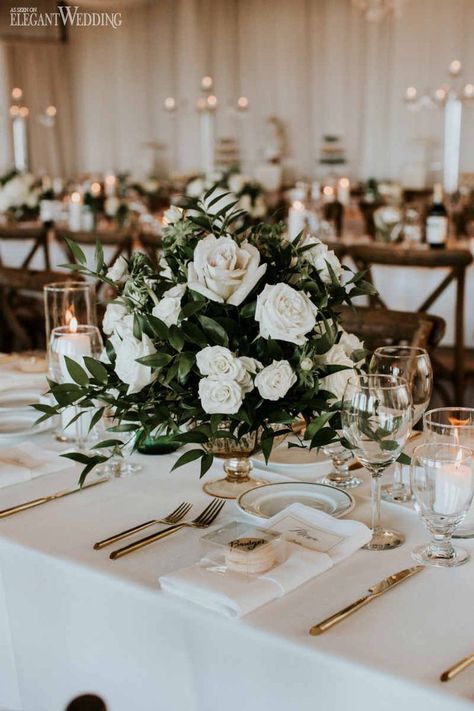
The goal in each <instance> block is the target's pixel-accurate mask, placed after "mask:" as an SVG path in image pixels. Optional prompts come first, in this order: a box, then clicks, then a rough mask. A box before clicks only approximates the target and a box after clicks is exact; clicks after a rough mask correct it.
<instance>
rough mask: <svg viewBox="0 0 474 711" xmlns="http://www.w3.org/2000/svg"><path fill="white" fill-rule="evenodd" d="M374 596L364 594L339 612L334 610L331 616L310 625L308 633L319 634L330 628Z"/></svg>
mask: <svg viewBox="0 0 474 711" xmlns="http://www.w3.org/2000/svg"><path fill="white" fill-rule="evenodd" d="M374 597H377V596H376V595H365V597H361V598H360V599H359V600H356V601H355V602H353V603H351V604H350V605H348V606H347V607H345V608H344V609H343V610H340V611H339V612H336V613H335V614H334V615H331V617H328V618H326V619H325V620H323V621H322V622H319V624H317V625H314V626H313V627H311V629H310V631H309V633H310V634H311V635H313V637H314V636H316V635H319V634H322V633H323V632H325V631H326V630H328V629H330V628H331V627H333V626H334V625H337V623H338V622H342V620H345V619H346V617H349V615H352V613H353V612H355V611H356V610H360V608H361V607H364V605H367V603H368V602H371V601H372V600H373V599H374Z"/></svg>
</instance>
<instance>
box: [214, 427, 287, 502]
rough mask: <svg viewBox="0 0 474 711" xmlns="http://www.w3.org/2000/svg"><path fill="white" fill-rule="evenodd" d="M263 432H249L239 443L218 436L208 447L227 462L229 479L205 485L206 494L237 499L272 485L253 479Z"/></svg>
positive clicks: (263, 480) (226, 467)
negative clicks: (255, 460)
mask: <svg viewBox="0 0 474 711" xmlns="http://www.w3.org/2000/svg"><path fill="white" fill-rule="evenodd" d="M222 429H224V427H222ZM262 432H263V430H262V428H260V429H258V430H256V431H254V432H249V433H248V434H246V435H244V436H243V437H241V438H240V439H239V440H237V441H236V440H233V439H230V438H227V437H216V438H215V439H213V440H212V441H210V442H208V443H207V444H206V445H205V448H206V449H207V451H208V452H209V453H210V454H213V455H214V456H215V457H217V458H218V459H223V460H224V472H225V478H223V479H214V480H212V481H208V482H206V483H205V484H204V486H203V489H204V491H205V492H206V494H209V495H210V496H216V497H218V498H220V499H237V498H238V497H239V496H240V495H241V494H243V493H244V491H247V490H248V489H253V488H254V487H256V486H263V485H264V484H268V482H267V481H265V479H260V477H259V478H255V477H252V476H250V474H251V472H252V468H253V465H252V462H251V461H250V457H252V456H253V455H254V454H255V453H256V452H258V450H259V449H260V440H261V435H262ZM278 439H279V438H277V439H276V441H278ZM282 439H283V438H282Z"/></svg>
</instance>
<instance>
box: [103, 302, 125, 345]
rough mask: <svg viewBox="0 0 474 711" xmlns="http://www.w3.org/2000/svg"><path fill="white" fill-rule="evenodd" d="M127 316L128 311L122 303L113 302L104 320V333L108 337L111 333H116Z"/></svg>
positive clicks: (108, 305)
mask: <svg viewBox="0 0 474 711" xmlns="http://www.w3.org/2000/svg"><path fill="white" fill-rule="evenodd" d="M126 315H127V309H126V308H125V306H124V305H123V304H122V303H121V302H120V301H112V302H111V303H110V304H107V308H106V309H105V314H104V320H103V321H102V328H103V329H104V333H106V334H107V335H108V336H110V334H111V333H114V331H115V330H116V328H117V325H118V324H119V323H120V322H121V321H122V320H123V319H124V318H125V316H126Z"/></svg>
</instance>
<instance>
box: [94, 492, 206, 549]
mask: <svg viewBox="0 0 474 711" xmlns="http://www.w3.org/2000/svg"><path fill="white" fill-rule="evenodd" d="M192 506H193V505H192V504H188V503H187V502H186V501H183V503H182V504H180V505H179V506H178V508H176V509H175V510H174V511H172V512H171V513H170V514H168V515H167V516H165V517H164V518H157V519H153V520H152V521H145V523H141V524H139V525H138V526H134V527H133V528H127V530H126V531H121V533H117V534H116V535H115V536H110V537H109V538H104V539H103V540H102V541H97V543H94V550H96V551H98V550H100V549H101V548H105V546H109V545H110V544H111V543H115V542H116V541H121V540H122V538H127V537H128V536H131V535H132V534H133V533H138V532H139V531H143V530H144V529H145V528H149V526H154V525H155V524H160V523H170V524H171V523H178V521H181V519H183V518H184V517H185V516H186V514H187V513H189V511H190V510H191V509H192Z"/></svg>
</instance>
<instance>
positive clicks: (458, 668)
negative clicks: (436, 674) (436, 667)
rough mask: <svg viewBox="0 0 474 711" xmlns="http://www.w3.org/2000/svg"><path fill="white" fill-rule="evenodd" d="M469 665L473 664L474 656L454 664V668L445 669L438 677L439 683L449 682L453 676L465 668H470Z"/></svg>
mask: <svg viewBox="0 0 474 711" xmlns="http://www.w3.org/2000/svg"><path fill="white" fill-rule="evenodd" d="M471 664H474V654H471V655H470V656H469V657H466V658H465V659H461V661H460V662H458V663H457V664H454V666H452V667H451V668H450V669H447V670H446V671H445V672H443V673H442V674H441V676H440V679H441V681H449V680H450V679H454V677H455V676H457V675H458V674H460V673H461V672H462V671H464V669H466V668H467V667H469V666H471Z"/></svg>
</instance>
